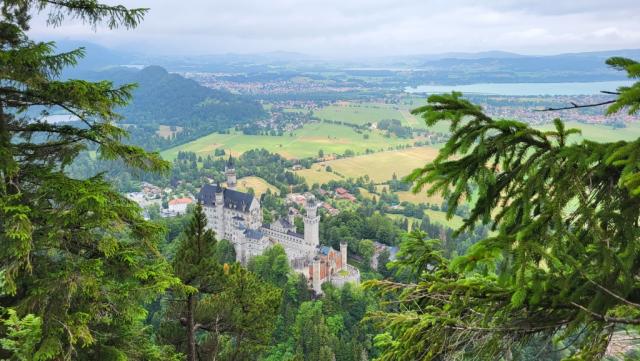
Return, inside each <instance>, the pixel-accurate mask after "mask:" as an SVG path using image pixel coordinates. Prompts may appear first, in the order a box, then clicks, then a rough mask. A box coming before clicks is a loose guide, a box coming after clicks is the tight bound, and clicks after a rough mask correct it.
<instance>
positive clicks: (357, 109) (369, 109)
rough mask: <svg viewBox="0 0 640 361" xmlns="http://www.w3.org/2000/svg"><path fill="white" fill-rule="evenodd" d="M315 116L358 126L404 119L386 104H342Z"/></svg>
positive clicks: (315, 113)
mask: <svg viewBox="0 0 640 361" xmlns="http://www.w3.org/2000/svg"><path fill="white" fill-rule="evenodd" d="M314 115H315V116H317V117H318V118H320V119H328V120H334V121H341V122H345V123H352V124H358V125H363V124H366V123H376V122H379V121H381V120H382V119H398V120H402V119H403V118H404V117H403V115H402V114H401V113H400V111H399V110H397V109H393V107H392V106H391V105H389V104H384V103H380V104H378V103H349V102H341V103H339V104H335V105H329V106H326V107H323V108H321V109H318V110H316V111H315V112H314Z"/></svg>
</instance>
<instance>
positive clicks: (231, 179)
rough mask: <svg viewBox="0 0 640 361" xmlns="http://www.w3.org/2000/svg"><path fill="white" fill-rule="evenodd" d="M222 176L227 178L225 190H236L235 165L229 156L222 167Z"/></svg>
mask: <svg viewBox="0 0 640 361" xmlns="http://www.w3.org/2000/svg"><path fill="white" fill-rule="evenodd" d="M224 175H225V176H226V177H227V188H229V189H234V190H235V189H236V165H235V161H234V160H233V157H232V156H229V159H228V160H227V164H226V165H225V166H224Z"/></svg>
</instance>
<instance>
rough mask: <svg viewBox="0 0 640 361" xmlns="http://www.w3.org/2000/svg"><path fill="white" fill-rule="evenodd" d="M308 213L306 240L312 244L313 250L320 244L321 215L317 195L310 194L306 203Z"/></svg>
mask: <svg viewBox="0 0 640 361" xmlns="http://www.w3.org/2000/svg"><path fill="white" fill-rule="evenodd" d="M305 208H306V210H307V215H306V216H305V217H304V242H305V243H306V244H307V245H309V246H312V247H313V248H312V249H313V252H315V251H316V247H318V246H319V245H320V216H318V204H317V203H316V197H314V196H313V195H310V196H309V197H308V198H307V204H306V205H305Z"/></svg>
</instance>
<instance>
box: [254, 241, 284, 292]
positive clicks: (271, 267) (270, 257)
mask: <svg viewBox="0 0 640 361" xmlns="http://www.w3.org/2000/svg"><path fill="white" fill-rule="evenodd" d="M247 268H248V269H249V270H250V271H251V272H253V273H255V274H257V275H258V276H259V277H260V278H262V279H263V280H265V281H266V282H269V283H271V284H273V285H275V286H277V287H279V288H282V287H284V285H285V284H286V283H287V281H288V276H289V273H290V272H291V268H290V267H289V259H288V258H287V254H286V253H285V251H284V248H283V247H282V245H279V244H276V245H274V246H272V247H269V248H267V249H266V250H265V251H264V253H263V254H262V255H260V256H256V257H253V258H252V259H251V260H250V261H249V265H248V267H247Z"/></svg>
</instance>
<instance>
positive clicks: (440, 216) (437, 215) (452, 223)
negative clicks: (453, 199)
mask: <svg viewBox="0 0 640 361" xmlns="http://www.w3.org/2000/svg"><path fill="white" fill-rule="evenodd" d="M424 213H425V215H427V216H428V217H429V220H430V221H431V223H438V224H441V225H445V226H448V227H450V228H453V229H457V228H458V227H460V226H462V224H463V219H462V217H460V216H455V215H454V216H453V217H452V218H451V219H447V213H446V212H442V211H433V210H431V209H427V210H426V211H425V212H424ZM387 216H388V217H390V218H392V219H402V220H404V219H405V218H407V219H408V220H409V225H412V224H413V222H418V221H421V220H419V219H416V218H412V217H405V216H403V215H401V214H387Z"/></svg>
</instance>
